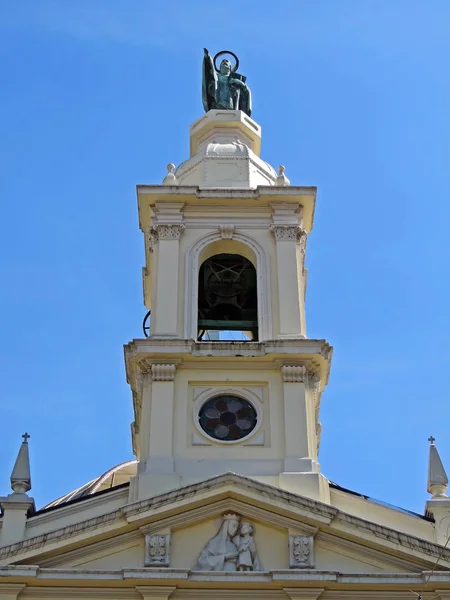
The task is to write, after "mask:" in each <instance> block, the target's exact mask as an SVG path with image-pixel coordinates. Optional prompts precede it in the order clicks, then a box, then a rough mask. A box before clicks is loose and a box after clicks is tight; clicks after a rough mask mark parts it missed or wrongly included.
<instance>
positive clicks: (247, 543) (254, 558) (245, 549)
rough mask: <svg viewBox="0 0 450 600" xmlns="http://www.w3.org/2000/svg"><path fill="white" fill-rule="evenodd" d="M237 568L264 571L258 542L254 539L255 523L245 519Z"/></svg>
mask: <svg viewBox="0 0 450 600" xmlns="http://www.w3.org/2000/svg"><path fill="white" fill-rule="evenodd" d="M238 552H239V556H238V559H237V563H236V564H237V570H238V571H263V570H264V568H263V566H262V564H261V562H260V560H259V558H258V555H257V554H256V544H255V540H254V539H253V525H252V524H251V523H249V522H248V521H243V522H242V523H241V527H240V530H239V538H238Z"/></svg>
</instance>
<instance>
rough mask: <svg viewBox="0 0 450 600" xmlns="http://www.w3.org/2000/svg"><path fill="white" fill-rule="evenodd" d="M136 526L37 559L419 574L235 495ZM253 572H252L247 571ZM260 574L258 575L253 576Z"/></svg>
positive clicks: (83, 564) (98, 565) (190, 569)
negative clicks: (73, 548) (205, 507)
mask: <svg viewBox="0 0 450 600" xmlns="http://www.w3.org/2000/svg"><path fill="white" fill-rule="evenodd" d="M179 516H180V515H172V516H171V517H168V518H166V519H162V520H160V521H158V522H153V523H148V524H147V525H144V526H142V527H141V528H140V529H139V530H136V531H134V532H131V533H127V534H122V535H119V536H116V537H113V538H110V539H108V540H103V541H99V542H96V543H93V544H90V545H87V546H84V547H81V548H78V549H76V550H73V551H70V552H66V553H64V554H60V555H57V556H53V557H48V558H46V559H45V560H41V561H39V560H36V559H33V561H31V562H33V564H39V565H40V566H41V567H50V568H83V569H105V570H108V571H114V570H121V569H127V568H128V569H141V568H151V569H154V568H158V569H161V568H162V569H168V571H173V570H174V571H175V572H179V573H181V572H185V576H187V577H189V578H190V577H194V578H195V577H199V576H201V574H202V572H204V573H205V575H207V573H210V572H223V571H225V572H230V571H231V572H237V573H239V574H240V575H245V573H246V572H247V574H248V575H251V574H252V573H255V572H261V574H262V573H263V572H268V571H269V572H271V571H285V572H287V571H290V572H292V573H295V572H298V573H300V572H302V571H311V570H317V571H338V572H340V573H377V572H399V573H405V572H414V571H418V570H420V567H419V566H418V565H417V563H414V562H411V561H408V560H405V559H402V558H398V557H392V556H389V555H385V554H383V553H382V552H380V551H379V550H377V549H374V548H370V547H368V546H364V545H361V544H358V543H355V542H354V541H350V540H345V539H343V538H340V537H338V536H335V535H331V534H328V533H326V532H323V531H320V530H319V529H317V528H312V527H311V526H310V525H309V524H305V523H302V522H299V521H296V520H293V519H290V518H288V517H286V516H280V515H275V514H274V513H272V512H269V511H266V510H264V509H262V508H260V507H256V506H254V505H250V504H248V503H243V502H240V501H237V500H234V499H224V500H221V501H219V502H216V503H214V504H213V505H211V506H209V507H208V510H207V511H205V510H200V509H197V510H193V511H185V512H184V513H183V515H182V516H183V518H182V519H180V518H179ZM248 572H252V573H248ZM255 574H256V573H255Z"/></svg>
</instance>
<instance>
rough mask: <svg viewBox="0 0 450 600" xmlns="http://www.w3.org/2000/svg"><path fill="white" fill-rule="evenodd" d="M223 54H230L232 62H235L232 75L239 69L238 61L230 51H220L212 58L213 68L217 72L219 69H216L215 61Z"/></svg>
mask: <svg viewBox="0 0 450 600" xmlns="http://www.w3.org/2000/svg"><path fill="white" fill-rule="evenodd" d="M223 54H230V55H231V56H232V57H233V58H234V60H235V61H236V64H235V65H234V67H233V68H232V69H231V72H232V73H236V71H237V70H238V68H239V59H238V57H237V56H236V54H235V53H234V52H231V50H221V51H220V52H218V53H217V54H216V55H215V57H214V68H215V69H216V71H219V70H220V69H218V68H217V62H216V61H217V59H218V58H219V56H222V55H223Z"/></svg>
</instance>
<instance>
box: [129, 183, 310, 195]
mask: <svg viewBox="0 0 450 600" xmlns="http://www.w3.org/2000/svg"><path fill="white" fill-rule="evenodd" d="M136 191H137V193H138V194H145V195H155V196H156V195H157V196H159V195H170V196H172V195H176V196H183V195H189V196H197V198H229V197H230V196H234V197H236V198H255V197H256V198H259V197H260V196H314V197H315V196H316V194H317V187H316V186H301V185H289V186H275V185H261V186H257V187H256V188H199V187H198V186H197V185H177V186H173V185H159V184H138V185H137V186H136Z"/></svg>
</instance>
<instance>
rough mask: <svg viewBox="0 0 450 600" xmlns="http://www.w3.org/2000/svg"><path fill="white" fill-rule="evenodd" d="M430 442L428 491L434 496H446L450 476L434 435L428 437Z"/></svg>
mask: <svg viewBox="0 0 450 600" xmlns="http://www.w3.org/2000/svg"><path fill="white" fill-rule="evenodd" d="M428 441H429V442H430V454H429V459H428V485H427V491H428V493H429V494H432V496H433V498H440V497H441V498H442V497H444V498H446V497H447V494H446V492H447V488H448V477H447V473H446V472H445V469H444V465H443V464H442V461H441V457H440V456H439V452H438V451H437V448H436V446H435V444H434V442H435V441H436V440H435V438H434V437H433V436H430V437H429V438H428Z"/></svg>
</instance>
